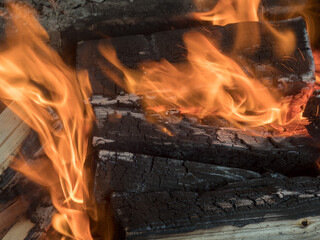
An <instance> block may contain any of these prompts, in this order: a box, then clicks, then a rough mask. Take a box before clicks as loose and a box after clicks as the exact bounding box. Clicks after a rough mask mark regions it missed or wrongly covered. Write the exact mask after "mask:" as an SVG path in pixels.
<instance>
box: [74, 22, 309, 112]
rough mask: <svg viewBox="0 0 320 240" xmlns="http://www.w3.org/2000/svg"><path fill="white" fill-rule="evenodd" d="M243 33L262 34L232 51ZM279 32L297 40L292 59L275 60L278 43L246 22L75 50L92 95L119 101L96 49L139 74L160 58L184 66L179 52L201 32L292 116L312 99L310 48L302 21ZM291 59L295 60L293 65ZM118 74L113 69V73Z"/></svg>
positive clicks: (183, 55) (95, 43)
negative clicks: (276, 95) (276, 94)
mask: <svg viewBox="0 0 320 240" xmlns="http://www.w3.org/2000/svg"><path fill="white" fill-rule="evenodd" d="M238 27H242V29H247V31H248V32H247V33H244V35H247V36H251V33H250V31H251V29H252V28H257V29H259V31H260V33H261V34H260V36H257V37H259V39H260V38H261V41H260V45H259V44H257V45H254V46H252V44H251V43H252V42H251V41H248V42H244V43H243V45H244V46H243V47H241V49H238V50H235V51H232V49H233V46H234V44H235V41H236V36H235V34H236V29H237V28H238ZM276 29H277V30H281V31H287V30H291V31H293V33H294V34H295V35H296V37H297V44H296V48H295V51H294V52H293V53H292V56H290V57H289V58H290V59H291V60H289V61H288V60H286V59H288V58H287V57H288V56H277V55H275V54H274V53H275V52H279V49H278V46H277V41H276V38H275V37H273V35H272V33H271V32H270V29H269V28H268V27H267V26H266V25H264V24H263V23H258V22H245V23H237V24H230V25H227V26H225V27H220V26H210V27H206V28H195V29H181V30H175V31H168V32H160V33H155V34H152V35H149V36H143V35H136V36H127V37H121V38H113V39H110V40H99V41H88V42H81V43H79V45H78V57H77V59H78V68H79V69H82V68H83V69H88V70H89V75H90V81H91V85H92V88H93V92H94V94H102V95H105V96H109V97H114V96H117V95H118V94H119V93H120V92H121V91H122V90H123V89H121V88H120V87H119V86H118V85H116V83H114V82H113V81H112V80H111V79H110V78H108V77H107V76H105V74H104V73H103V71H102V70H101V66H103V65H105V66H108V67H110V68H111V69H114V67H112V66H110V63H108V61H107V60H106V59H104V58H103V57H102V56H101V54H100V53H99V51H98V46H99V45H102V46H103V45H108V46H110V45H112V46H113V47H114V48H115V50H116V52H117V55H118V57H119V59H120V61H121V62H122V63H123V64H124V65H126V66H127V67H130V68H137V66H138V65H139V63H141V62H143V61H147V60H153V61H159V60H160V59H162V58H164V59H166V60H168V61H169V62H171V63H176V62H184V61H185V60H186V54H187V50H186V49H185V48H184V47H183V46H184V43H183V36H184V34H185V33H187V32H189V31H190V30H192V31H197V32H200V33H202V34H204V35H206V36H208V37H209V38H210V39H212V41H215V42H216V46H217V47H218V48H219V49H220V50H221V51H222V52H223V53H224V54H226V55H230V56H231V57H232V58H233V59H235V60H236V61H237V62H238V63H239V64H240V65H241V66H242V68H243V69H244V71H245V72H246V73H247V74H248V75H251V76H253V77H255V78H257V79H259V80H261V81H263V83H264V84H265V85H266V86H267V87H270V88H272V89H277V90H278V91H280V92H281V94H282V95H283V96H290V99H291V105H292V106H295V108H296V109H295V110H294V111H299V110H300V106H301V103H302V104H303V103H305V102H306V101H304V98H307V97H308V96H309V95H310V94H311V89H312V87H313V84H314V81H315V76H314V60H313V56H312V51H311V49H310V45H309V39H308V34H307V31H306V26H305V23H304V21H303V20H302V19H294V20H287V21H281V22H279V23H278V25H277V27H276ZM292 59H294V60H292ZM117 72H118V74H119V77H120V78H121V77H122V76H121V73H120V72H119V71H117V70H116V69H114V73H117Z"/></svg>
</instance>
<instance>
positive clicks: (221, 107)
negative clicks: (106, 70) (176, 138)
mask: <svg viewBox="0 0 320 240" xmlns="http://www.w3.org/2000/svg"><path fill="white" fill-rule="evenodd" d="M184 41H185V44H186V47H187V49H188V56H187V60H188V63H183V64H176V65H173V64H170V63H169V62H167V61H166V60H162V61H161V62H154V63H148V64H144V65H143V68H141V70H142V72H137V71H134V70H131V69H128V68H126V67H125V66H123V64H121V63H120V61H119V60H118V59H117V56H116V53H115V51H114V50H113V49H112V48H110V47H108V46H101V47H100V51H101V53H102V55H103V56H104V57H105V58H107V59H108V60H109V61H110V62H111V63H112V64H113V65H114V66H116V67H117V68H119V69H120V70H121V71H122V72H123V73H124V75H125V79H124V82H123V81H122V80H120V79H114V80H115V81H117V83H118V84H120V85H122V87H125V88H126V89H127V90H128V91H130V92H132V93H135V94H138V95H143V96H145V98H144V103H145V105H146V107H147V109H151V110H153V111H155V112H158V113H162V114H165V112H166V111H169V110H173V109H175V110H179V111H180V113H184V114H192V115H196V116H198V117H199V118H205V117H207V116H218V117H221V118H224V119H226V120H228V121H229V122H230V123H232V124H233V125H234V126H238V127H246V128H248V127H258V126H263V125H266V124H278V125H286V124H289V123H291V122H292V121H294V120H297V119H300V118H301V114H300V112H299V113H297V114H295V115H294V116H290V117H289V109H290V104H291V100H292V99H291V98H287V99H283V98H280V96H276V95H275V94H274V93H272V91H270V90H269V89H268V88H267V87H266V86H264V85H263V84H262V83H261V82H260V81H259V80H257V79H254V78H250V77H248V76H247V75H246V74H245V73H244V71H243V70H242V68H241V67H240V66H239V65H238V64H237V63H236V62H235V61H233V60H232V59H231V58H229V57H227V56H225V55H223V54H222V53H221V52H220V51H219V50H218V49H217V48H216V47H215V46H214V45H213V44H212V43H211V42H210V40H209V39H207V38H206V37H205V36H203V35H202V34H200V33H197V32H189V33H188V34H186V35H185V39H184Z"/></svg>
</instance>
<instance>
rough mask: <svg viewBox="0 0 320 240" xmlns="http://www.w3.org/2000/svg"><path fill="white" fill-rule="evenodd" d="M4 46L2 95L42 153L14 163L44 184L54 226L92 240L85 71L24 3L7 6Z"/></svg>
mask: <svg viewBox="0 0 320 240" xmlns="http://www.w3.org/2000/svg"><path fill="white" fill-rule="evenodd" d="M8 9H9V12H10V16H9V18H8V19H7V22H8V25H9V27H8V28H7V39H6V46H5V48H3V49H2V50H1V53H0V96H1V100H2V101H4V102H5V103H9V102H11V101H14V102H16V104H15V105H10V106H14V108H12V110H13V111H14V112H15V113H16V114H17V115H18V116H20V117H21V118H22V119H23V120H24V121H25V122H26V123H27V124H28V125H29V126H30V127H31V128H33V129H34V130H35V131H36V132H37V133H38V135H39V139H40V141H41V143H42V146H43V151H44V153H45V157H42V158H41V159H38V160H37V161H33V162H32V165H28V164H27V163H26V162H25V161H24V160H23V159H17V160H16V161H14V163H13V167H14V168H15V169H17V170H18V171H20V172H22V173H23V174H25V175H26V176H27V177H29V178H30V179H32V180H33V181H35V182H37V183H39V184H41V185H43V186H45V187H47V188H48V189H49V191H50V194H51V197H52V202H53V204H54V206H55V208H56V209H57V210H58V212H59V213H58V214H56V215H55V216H54V218H53V223H52V224H53V226H54V228H55V229H56V230H57V231H59V232H60V233H62V234H63V235H64V236H67V237H71V238H75V239H83V240H90V239H92V236H91V232H90V223H89V221H90V218H93V219H94V218H95V217H96V208H95V201H94V199H93V198H92V196H91V195H90V193H89V189H88V178H87V176H86V171H85V165H84V164H85V159H86V154H87V146H88V138H89V134H90V131H91V128H92V123H93V121H94V114H93V111H92V108H91V106H90V104H89V103H88V101H87V99H88V97H89V95H90V94H91V87H90V84H89V81H88V77H87V74H86V73H85V72H81V73H76V72H75V71H74V70H73V69H71V68H69V67H68V66H67V65H66V64H65V63H64V62H63V60H62V59H61V58H60V56H59V55H58V54H57V53H56V52H55V51H54V50H53V49H51V48H50V47H49V46H48V44H47V42H48V39H49V37H48V35H47V33H46V32H45V30H44V29H43V28H42V27H41V25H40V24H39V23H38V22H37V20H36V18H35V17H34V13H33V11H32V10H31V9H29V8H28V7H25V6H22V5H13V4H11V5H9V6H8Z"/></svg>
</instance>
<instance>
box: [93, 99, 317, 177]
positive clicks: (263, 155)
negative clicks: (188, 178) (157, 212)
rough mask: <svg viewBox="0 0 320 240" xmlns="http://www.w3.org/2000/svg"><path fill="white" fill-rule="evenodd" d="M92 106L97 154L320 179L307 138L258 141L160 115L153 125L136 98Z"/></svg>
mask: <svg viewBox="0 0 320 240" xmlns="http://www.w3.org/2000/svg"><path fill="white" fill-rule="evenodd" d="M91 102H92V104H93V106H94V111H95V114H96V118H97V127H96V129H95V131H94V133H93V136H94V141H93V146H94V149H95V150H96V151H100V150H108V151H117V152H131V153H134V154H145V155H149V156H156V157H164V158H173V159H178V160H186V161H192V162H199V163H205V164H214V165H220V166H226V167H234V168H243V169H248V170H252V171H257V172H260V173H264V172H270V171H271V172H278V173H282V174H284V175H287V176H297V175H310V176H316V175H317V169H318V168H317V166H316V160H317V158H318V156H319V151H318V149H317V147H316V146H315V142H314V141H313V140H312V139H311V138H310V137H307V136H304V135H302V136H300V135H295V136H291V137H277V136H268V137H264V136H256V135H253V134H252V133H250V131H242V130H239V129H234V128H227V127H216V126H217V125H206V123H205V122H202V123H200V122H198V121H196V120H195V119H191V118H184V119H182V120H181V121H179V122H176V123H174V122H172V121H168V119H164V118H162V117H161V116H159V115H156V114H153V115H151V117H152V122H151V121H148V120H147V117H150V116H149V115H148V112H147V113H146V115H145V113H144V111H143V110H142V108H141V106H140V105H139V97H137V96H135V95H123V96H118V98H117V99H114V100H108V99H105V98H102V97H99V96H98V97H93V99H92V101H91ZM169 117H170V116H169ZM172 117H173V118H174V116H172ZM163 129H166V131H164V130H163ZM168 132H170V135H168ZM260 134H263V133H262V132H261V133H260ZM98 163H99V162H98Z"/></svg>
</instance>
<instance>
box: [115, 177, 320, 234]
mask: <svg viewBox="0 0 320 240" xmlns="http://www.w3.org/2000/svg"><path fill="white" fill-rule="evenodd" d="M319 184H320V179H317V178H304V177H300V178H293V179H287V178H284V179H277V178H264V179H257V180H250V181H246V182H241V183H236V184H230V185H229V187H228V188H225V187H224V189H220V190H217V191H213V192H205V193H196V192H186V191H180V192H153V193H114V194H113V195H112V198H111V205H112V208H113V212H114V215H115V216H114V217H115V220H116V222H117V223H118V228H119V229H121V230H122V232H121V234H119V235H120V237H119V238H118V239H199V238H201V239H217V240H222V239H225V240H229V239H252V240H257V239H258V240H267V239H294V240H300V239H314V240H316V239H318V238H319V233H320V232H319V220H320V201H319V200H320V199H319V196H320V195H319V194H320V192H319Z"/></svg>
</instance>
